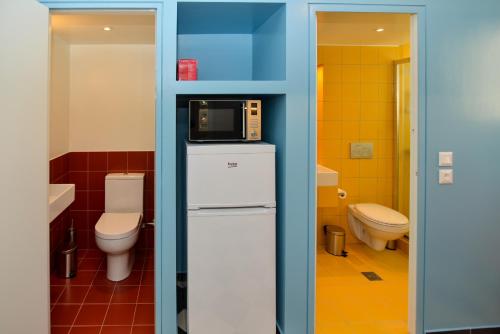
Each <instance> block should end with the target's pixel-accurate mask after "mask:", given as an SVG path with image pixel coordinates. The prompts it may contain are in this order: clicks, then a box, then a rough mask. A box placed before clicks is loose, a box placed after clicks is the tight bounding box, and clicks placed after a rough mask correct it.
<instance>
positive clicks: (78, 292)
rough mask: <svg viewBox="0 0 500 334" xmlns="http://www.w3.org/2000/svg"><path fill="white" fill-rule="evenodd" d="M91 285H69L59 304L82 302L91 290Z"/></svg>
mask: <svg viewBox="0 0 500 334" xmlns="http://www.w3.org/2000/svg"><path fill="white" fill-rule="evenodd" d="M89 288H90V286H89V285H83V286H80V285H68V286H67V287H66V289H64V292H63V294H62V295H61V297H59V300H58V301H57V303H58V304H81V303H82V302H83V300H84V299H85V296H86V295H87V292H88V291H89Z"/></svg>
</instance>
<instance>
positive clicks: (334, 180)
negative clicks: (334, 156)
mask: <svg viewBox="0 0 500 334" xmlns="http://www.w3.org/2000/svg"><path fill="white" fill-rule="evenodd" d="M338 184H339V173H338V172H337V171H334V170H333V169H330V168H328V167H325V166H323V165H320V164H318V165H317V166H316V186H317V187H334V186H336V185H338Z"/></svg>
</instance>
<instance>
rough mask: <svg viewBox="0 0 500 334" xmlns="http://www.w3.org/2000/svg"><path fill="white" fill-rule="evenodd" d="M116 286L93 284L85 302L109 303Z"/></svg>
mask: <svg viewBox="0 0 500 334" xmlns="http://www.w3.org/2000/svg"><path fill="white" fill-rule="evenodd" d="M114 288H115V286H114V285H92V287H91V288H90V290H89V293H88V294H87V298H85V304H92V303H101V304H102V303H104V304H108V303H109V301H110V300H111V296H112V295H113V290H114Z"/></svg>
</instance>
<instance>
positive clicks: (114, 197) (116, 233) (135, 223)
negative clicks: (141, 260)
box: [95, 173, 144, 281]
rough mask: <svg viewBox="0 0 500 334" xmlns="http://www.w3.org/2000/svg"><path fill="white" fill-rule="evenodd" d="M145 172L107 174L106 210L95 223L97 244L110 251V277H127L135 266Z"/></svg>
mask: <svg viewBox="0 0 500 334" xmlns="http://www.w3.org/2000/svg"><path fill="white" fill-rule="evenodd" d="M143 194H144V173H128V174H125V173H112V174H108V175H106V182H105V212H104V213H103V214H102V215H101V217H100V218H99V221H98V222H97V224H96V225H95V240H96V243H97V247H99V249H100V250H102V251H103V252H105V253H106V254H107V272H106V276H107V278H108V279H109V280H111V281H121V280H123V279H125V278H127V277H128V276H129V275H130V272H131V271H132V267H133V265H134V260H135V257H134V252H132V250H133V247H134V245H135V243H136V242H137V239H138V238H139V231H140V227H141V221H142V205H143Z"/></svg>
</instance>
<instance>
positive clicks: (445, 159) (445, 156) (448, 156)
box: [439, 152, 453, 167]
mask: <svg viewBox="0 0 500 334" xmlns="http://www.w3.org/2000/svg"><path fill="white" fill-rule="evenodd" d="M451 166H453V152H439V167H451Z"/></svg>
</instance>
